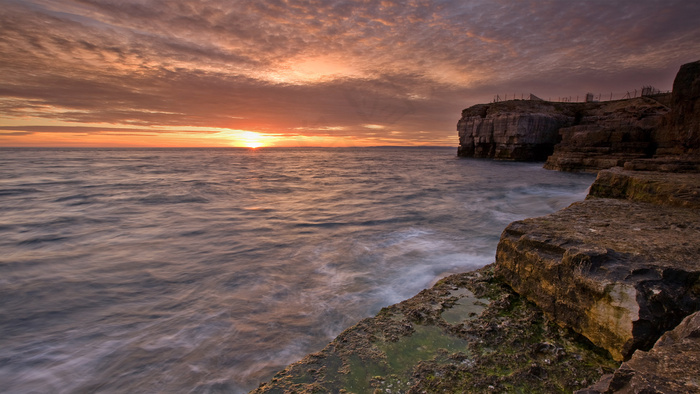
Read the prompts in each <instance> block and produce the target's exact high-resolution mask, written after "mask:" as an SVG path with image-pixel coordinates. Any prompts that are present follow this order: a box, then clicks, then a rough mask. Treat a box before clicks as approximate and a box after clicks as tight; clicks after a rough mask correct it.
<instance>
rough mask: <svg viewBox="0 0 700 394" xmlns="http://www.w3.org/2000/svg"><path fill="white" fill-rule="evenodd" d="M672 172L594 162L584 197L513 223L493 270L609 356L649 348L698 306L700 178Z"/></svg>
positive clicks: (624, 356) (699, 305)
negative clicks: (632, 170) (601, 167)
mask: <svg viewBox="0 0 700 394" xmlns="http://www.w3.org/2000/svg"><path fill="white" fill-rule="evenodd" d="M644 175H646V176H648V178H644ZM676 175H678V174H664V175H658V174H625V173H624V171H621V170H616V171H612V172H608V171H603V172H601V173H600V174H599V177H598V179H597V180H596V183H595V184H594V186H592V187H591V194H590V196H589V198H588V199H587V200H586V201H583V202H579V203H575V204H572V205H571V206H570V207H568V208H566V209H564V210H561V211H559V212H556V213H554V214H551V215H548V216H544V217H540V218H534V219H526V220H522V221H518V222H514V223H512V224H510V225H509V226H508V227H507V228H506V229H505V231H504V232H503V234H502V236H501V241H500V243H499V245H498V249H497V254H496V263H497V274H498V275H500V277H501V278H503V279H504V280H505V281H506V282H507V283H509V284H510V285H511V286H512V287H513V289H514V290H515V291H516V292H518V293H519V294H521V295H523V296H525V297H526V298H528V299H529V300H531V301H533V302H534V303H535V304H537V305H538V306H539V307H540V308H542V309H543V311H544V312H545V313H546V314H548V315H549V316H550V317H551V318H552V319H553V320H555V321H557V322H559V324H561V325H563V326H566V327H570V328H572V329H573V330H575V331H577V332H579V333H580V334H582V335H584V336H586V337H587V338H588V339H590V340H591V341H592V342H593V343H594V344H596V345H597V346H600V347H602V348H604V349H607V350H608V351H609V352H610V353H611V354H612V356H613V357H614V358H615V359H617V360H624V359H627V358H629V357H630V356H631V355H632V353H633V352H634V350H636V349H643V350H648V349H649V348H651V346H652V345H653V344H654V342H655V341H656V340H657V339H658V338H659V336H660V335H661V334H663V333H664V332H665V331H667V330H670V329H672V328H674V327H675V326H676V325H677V324H678V323H680V321H681V320H682V319H683V318H684V317H685V316H687V315H689V314H691V313H693V312H695V311H697V310H700V262H699V261H698V257H697V256H700V211H699V210H697V209H691V208H694V207H695V204H698V202H699V201H700V198H698V195H697V194H695V191H697V190H700V189H699V187H700V179H699V177H697V176H695V177H683V179H680V180H676V181H670V179H673V178H674V176H676ZM680 175H681V176H682V175H683V174H680ZM654 176H657V178H654ZM662 178H665V179H666V181H662ZM654 181H655V182H656V183H657V185H655V186H653V185H652V186H645V184H647V185H648V184H649V183H653V182H654ZM669 184H670V185H669ZM674 185H685V186H684V187H685V188H686V189H684V190H685V192H682V193H676V192H675V190H677V188H676V187H675V186H674ZM638 190H641V192H638ZM649 190H652V191H654V193H653V197H649V195H650V193H649ZM600 197H612V198H600Z"/></svg>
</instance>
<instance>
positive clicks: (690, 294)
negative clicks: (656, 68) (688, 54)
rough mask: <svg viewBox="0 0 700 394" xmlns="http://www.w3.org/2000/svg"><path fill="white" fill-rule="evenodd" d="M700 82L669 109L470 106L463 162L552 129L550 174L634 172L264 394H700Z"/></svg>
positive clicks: (654, 105) (529, 147) (697, 69)
mask: <svg viewBox="0 0 700 394" xmlns="http://www.w3.org/2000/svg"><path fill="white" fill-rule="evenodd" d="M699 81H700V62H696V63H692V64H690V65H685V66H683V67H682V68H681V71H680V72H679V74H678V76H677V77H676V81H675V82H674V92H673V95H672V97H671V99H669V98H664V97H656V98H640V99H634V100H626V101H624V102H622V101H620V102H608V103H587V104H565V105H555V104H552V103H543V102H534V101H533V102H505V103H497V104H498V105H496V104H485V105H479V106H474V107H471V108H468V109H466V110H465V111H464V112H463V113H462V119H461V120H460V123H459V125H458V129H459V131H460V151H459V152H460V155H462V156H476V157H493V158H501V159H509V160H515V159H517V160H534V159H539V158H541V157H542V152H544V151H546V150H547V149H550V148H551V147H552V146H553V145H552V141H554V140H555V137H554V135H553V134H552V133H553V132H552V130H554V129H556V135H557V136H558V137H557V138H561V141H557V143H559V142H561V143H560V144H559V145H557V148H555V149H554V155H553V156H552V157H550V161H548V164H547V165H548V166H549V168H554V169H562V170H587V171H591V170H600V169H601V168H605V167H612V166H619V165H623V166H622V167H615V168H612V169H608V170H603V171H600V172H598V176H597V178H596V181H595V182H594V184H593V185H592V186H591V189H590V193H589V195H588V197H587V198H586V200H585V201H582V202H579V203H574V204H572V205H571V206H569V207H568V208H566V209H563V210H561V211H559V212H556V213H554V214H551V215H548V216H544V217H540V218H533V219H526V220H522V221H517V222H514V223H511V224H510V225H509V226H508V227H507V228H506V229H505V230H504V231H503V234H502V236H501V241H500V243H499V245H498V249H497V253H496V262H495V263H494V264H492V265H489V266H487V267H485V268H483V269H481V270H479V271H475V272H470V273H465V274H459V275H453V276H451V277H448V278H445V279H443V280H442V281H440V282H438V283H437V284H436V285H435V286H434V287H433V288H432V289H427V290H424V291H422V292H421V293H420V294H418V295H416V296H415V297H413V298H411V299H409V300H406V301H404V302H401V303H399V304H396V305H392V306H390V307H387V308H384V309H383V310H382V311H381V312H380V313H379V314H378V315H377V316H375V317H373V318H369V319H365V320H363V321H361V322H359V323H358V324H357V325H356V326H354V327H351V328H349V329H348V330H346V331H345V332H343V333H342V334H341V335H339V336H338V337H337V338H336V339H335V340H333V341H332V342H331V343H330V344H329V345H328V346H327V347H326V348H325V349H323V350H322V351H321V352H319V353H315V354H311V355H308V356H307V357H305V358H304V359H303V360H301V361H299V362H297V363H295V364H292V365H290V366H289V367H288V368H286V369H285V370H283V371H280V372H279V373H278V374H277V375H275V377H273V378H272V380H271V381H269V382H265V383H263V384H261V385H260V387H259V388H258V389H257V390H255V391H254V392H256V393H286V392H290V393H293V392H299V393H306V392H308V393H311V392H355V393H359V392H363V393H364V392H375V393H377V392H382V393H397V392H398V393H402V392H409V393H424V392H528V393H530V392H532V393H538V392H541V393H551V392H572V391H575V390H578V391H576V392H577V393H579V394H600V393H659V392H661V393H666V392H668V393H670V392H683V393H686V392H687V393H694V392H697V393H700V378H699V377H700V363H699V362H698V361H700V312H698V311H700V160H698V156H699V151H700V138H699V136H700V131H699V130H698V124H700V121H699V114H698V109H699V108H700V104H699V103H700V89H699V87H700V82H699ZM667 104H669V105H667ZM533 130H534V131H533Z"/></svg>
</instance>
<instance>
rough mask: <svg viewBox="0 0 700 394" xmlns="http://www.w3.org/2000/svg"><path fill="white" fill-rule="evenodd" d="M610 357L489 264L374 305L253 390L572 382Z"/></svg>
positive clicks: (495, 388) (564, 387)
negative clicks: (373, 312) (373, 311)
mask: <svg viewBox="0 0 700 394" xmlns="http://www.w3.org/2000/svg"><path fill="white" fill-rule="evenodd" d="M617 366H618V364H617V363H615V362H614V361H613V360H612V359H611V358H610V357H609V356H608V355H607V354H606V352H604V351H601V350H600V349H598V348H596V347H595V346H593V345H591V344H590V342H588V341H587V340H585V339H584V338H582V337H581V336H579V335H578V334H576V333H574V332H572V331H571V330H567V329H564V328H561V327H559V326H558V325H556V324H554V323H553V322H552V321H551V320H548V319H547V318H546V317H545V316H544V315H543V313H542V312H541V311H540V310H539V308H537V307H536V306H534V305H533V304H532V303H530V302H528V301H527V300H525V299H524V298H523V297H520V296H518V295H517V294H516V293H514V292H513V291H512V290H511V289H510V288H509V287H508V286H507V285H506V284H505V283H504V282H502V281H501V280H499V279H497V278H496V277H495V276H494V266H493V265H490V266H487V267H485V268H482V269H481V270H479V271H475V272H470V273H464V274H457V275H452V276H450V277H447V278H445V279H442V280H441V281H439V282H438V283H437V284H436V285H435V286H434V287H433V288H431V289H427V290H423V291H422V292H421V293H419V294H418V295H416V296H415V297H413V298H411V299H409V300H406V301H403V302H401V303H399V304H396V305H392V306H390V307H387V308H384V309H382V311H381V312H380V313H379V314H377V316H375V317H373V318H368V319H365V320H362V321H361V322H359V323H358V324H357V325H355V326H354V327H351V328H349V329H347V330H346V331H345V332H343V333H342V334H341V335H339V336H338V337H337V338H336V339H335V340H333V341H332V342H331V343H330V344H329V345H328V346H327V347H326V348H325V349H323V350H322V351H320V352H318V353H314V354H310V355H308V356H306V357H305V358H304V359H302V360H301V361H299V362H297V363H295V364H292V365H290V366H289V367H287V368H286V369H285V370H283V371H281V372H279V373H278V374H277V375H275V376H274V377H273V378H272V380H270V381H269V382H266V383H263V384H261V385H260V386H259V387H258V388H257V389H256V390H254V391H253V393H256V394H260V393H424V392H431V393H432V392H449V393H459V392H465V393H466V392H528V393H552V392H572V391H573V390H577V389H581V388H584V387H586V386H588V385H590V384H592V383H593V382H595V381H597V380H598V379H599V378H600V377H601V376H603V375H605V374H611V373H613V371H614V370H615V368H617Z"/></svg>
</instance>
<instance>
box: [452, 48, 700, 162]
mask: <svg viewBox="0 0 700 394" xmlns="http://www.w3.org/2000/svg"><path fill="white" fill-rule="evenodd" d="M457 131H458V132H459V148H458V152H457V154H458V155H459V156H462V157H481V158H493V159H499V160H516V161H545V160H546V161H547V162H546V164H545V168H548V169H552V170H560V171H590V172H597V171H599V170H602V169H607V168H612V167H615V166H624V165H625V163H627V162H629V161H632V160H635V159H639V158H654V157H656V158H664V157H669V156H673V157H678V156H683V157H684V160H686V161H687V160H692V161H694V162H696V163H700V61H698V62H694V63H689V64H685V65H683V66H682V67H681V69H680V70H679V72H678V74H677V76H676V79H675V81H674V84H673V92H672V93H671V94H656V95H652V96H646V97H639V98H633V99H627V100H616V101H608V102H602V103H552V102H546V101H542V100H511V101H504V102H497V103H491V104H479V105H475V106H472V107H470V108H467V109H465V110H464V111H462V117H461V118H460V119H459V121H458V123H457Z"/></svg>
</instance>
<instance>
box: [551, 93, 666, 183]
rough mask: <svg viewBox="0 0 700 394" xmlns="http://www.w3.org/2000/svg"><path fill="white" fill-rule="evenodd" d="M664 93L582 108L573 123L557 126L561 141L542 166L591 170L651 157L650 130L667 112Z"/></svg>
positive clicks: (571, 169)
mask: <svg viewBox="0 0 700 394" xmlns="http://www.w3.org/2000/svg"><path fill="white" fill-rule="evenodd" d="M666 96H667V95H657V96H653V97H639V98H634V99H629V100H618V101H608V102H605V103H600V104H599V105H597V106H594V107H589V108H587V109H586V110H582V111H581V112H580V113H581V116H580V118H579V121H578V122H577V124H575V125H572V126H569V127H563V128H561V129H559V135H560V136H561V141H560V142H559V143H558V144H557V145H556V146H555V147H554V151H553V154H552V155H551V156H549V157H548V158H547V162H546V163H545V168H547V169H550V170H560V171H593V172H595V171H599V170H602V169H606V168H611V167H615V166H623V165H624V163H625V162H627V161H630V160H634V159H638V158H649V157H653V156H654V154H655V152H656V148H657V144H656V142H655V135H654V133H655V132H656V130H658V129H659V127H660V126H661V125H662V124H663V122H664V119H665V116H666V114H667V113H668V112H669V108H668V107H667V106H666V105H664V104H662V101H666V100H665V99H666V98H667V97H666Z"/></svg>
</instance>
